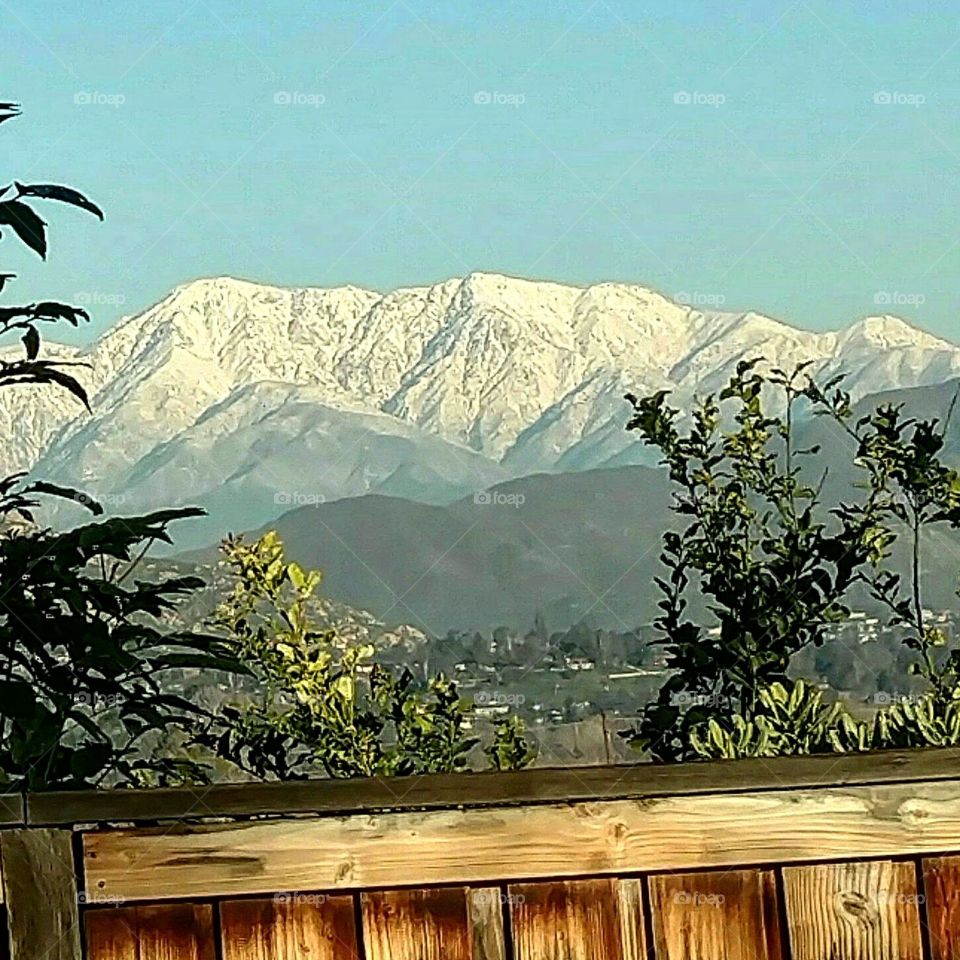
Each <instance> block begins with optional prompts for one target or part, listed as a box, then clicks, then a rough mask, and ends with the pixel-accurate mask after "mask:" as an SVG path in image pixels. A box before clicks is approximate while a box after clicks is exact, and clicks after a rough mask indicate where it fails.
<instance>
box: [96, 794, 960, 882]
mask: <svg viewBox="0 0 960 960" xmlns="http://www.w3.org/2000/svg"><path fill="white" fill-rule="evenodd" d="M505 836H509V837H511V838H515V840H512V841H511V843H510V844H508V845H504V840H503V838H504V837H505ZM958 836H960V782H957V781H952V782H951V781H948V782H943V783H932V784H920V785H917V784H899V785H895V786H882V787H843V788H838V789H832V788H831V789H823V790H817V791H812V792H808V791H802V790H797V791H793V790H791V791H783V792H775V791H769V792H766V793H759V794H757V793H753V794H736V795H723V796H696V797H668V798H664V799H659V800H647V801H631V800H614V801H610V802H605V803H589V804H587V803H584V804H564V805H545V806H535V807H526V808H518V807H510V808H503V809H474V810H435V811H434V810H431V811H426V812H416V813H415V812H406V813H387V814H382V815H376V816H372V815H360V816H352V817H322V818H319V819H316V820H286V821H256V822H245V823H232V824H207V825H196V826H187V825H180V826H177V827H162V828H144V829H140V830H105V831H100V832H94V833H87V834H85V835H84V838H83V844H84V850H85V858H86V859H85V875H86V884H87V892H88V894H89V895H91V896H97V895H107V896H114V897H122V898H124V899H125V900H128V901H132V900H152V901H155V900H163V899H165V898H168V897H176V898H190V897H193V898H196V897H211V896H235V895H256V894H261V895H269V894H272V893H273V892H274V891H276V890H289V889H291V888H293V889H296V890H335V889H338V888H340V889H343V888H350V889H356V888H358V887H359V888H366V889H381V888H386V887H393V886H399V885H409V886H423V887H427V886H436V885H440V884H444V883H460V884H465V885H466V884H469V885H473V886H486V885H489V884H491V883H498V882H501V881H511V880H530V879H533V878H535V877H544V878H547V877H550V878H555V877H575V876H583V875H584V874H593V875H604V874H606V875H617V874H623V873H628V872H629V873H635V872H640V871H644V872H652V873H662V872H666V871H673V870H685V871H690V870H701V869H705V868H707V867H720V866H731V867H742V866H743V864H747V863H782V864H787V863H803V862H808V861H811V860H837V861H844V860H853V859H860V858H867V857H888V856H890V855H891V854H894V853H896V854H901V855H907V854H921V853H923V854H938V853H940V852H942V851H944V850H950V849H955V848H956V844H957V837H958Z"/></svg>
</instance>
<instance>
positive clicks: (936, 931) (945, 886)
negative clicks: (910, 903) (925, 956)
mask: <svg viewBox="0 0 960 960" xmlns="http://www.w3.org/2000/svg"><path fill="white" fill-rule="evenodd" d="M922 868H923V894H924V898H925V900H926V917H927V929H928V930H929V931H930V953H931V956H932V960H960V857H928V858H927V859H925V860H924V861H923V863H922Z"/></svg>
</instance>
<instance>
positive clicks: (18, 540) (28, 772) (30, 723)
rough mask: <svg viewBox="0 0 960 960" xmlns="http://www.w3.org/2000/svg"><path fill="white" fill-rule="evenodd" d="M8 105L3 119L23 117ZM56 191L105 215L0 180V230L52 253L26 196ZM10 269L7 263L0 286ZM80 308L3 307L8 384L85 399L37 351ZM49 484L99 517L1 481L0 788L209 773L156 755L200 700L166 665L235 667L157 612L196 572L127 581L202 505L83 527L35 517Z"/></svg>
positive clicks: (211, 644) (39, 489)
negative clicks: (184, 694)
mask: <svg viewBox="0 0 960 960" xmlns="http://www.w3.org/2000/svg"><path fill="white" fill-rule="evenodd" d="M18 113H19V110H18V109H17V107H16V105H15V104H12V103H0V123H3V122H4V121H6V120H9V119H11V118H13V117H14V116H17V115H18ZM34 199H40V200H57V201H61V202H64V203H67V204H71V205H73V206H75V207H79V208H81V209H84V210H86V211H88V212H90V213H93V214H95V215H96V216H98V217H99V218H100V219H102V218H103V214H102V212H101V211H100V210H99V208H98V207H97V206H96V205H95V204H93V203H92V202H91V201H89V200H88V199H87V198H86V197H84V196H83V195H82V194H80V193H78V192H77V191H76V190H73V189H72V188H70V187H64V186H59V185H54V184H23V183H19V182H17V181H14V182H13V183H12V184H10V185H9V186H6V187H3V188H0V228H5V229H4V230H3V233H4V234H5V233H6V232H7V229H8V230H9V231H11V232H12V233H13V234H14V236H16V237H17V238H18V239H19V240H21V241H22V242H23V243H25V244H26V245H27V246H28V247H29V248H30V249H32V250H34V251H35V252H36V253H37V254H39V255H40V256H41V257H44V258H45V257H46V253H47V236H46V224H45V222H44V221H43V220H42V219H41V218H40V216H39V215H38V214H37V213H36V212H35V211H34V210H33V208H32V207H31V205H30V201H32V200H34ZM12 277H13V274H10V273H2V274H0V291H2V290H3V288H4V286H5V285H6V283H7V282H8V281H9V280H10V279H12ZM88 319H89V317H88V315H87V313H86V311H84V310H82V309H80V308H79V307H72V306H69V305H67V304H64V303H59V302H56V301H43V302H39V303H32V304H28V305H26V306H14V307H3V308H0V335H2V334H5V333H17V334H19V335H20V336H21V339H22V342H23V347H24V351H25V354H24V357H23V359H19V360H13V361H7V360H3V361H0V386H22V385H25V384H53V385H55V386H58V387H61V388H63V389H66V390H67V391H69V392H70V393H71V394H72V395H73V396H75V397H76V398H77V399H78V400H80V401H81V402H82V403H83V404H84V405H85V406H87V407H88V408H89V403H88V398H87V394H86V392H85V391H84V389H83V387H82V385H81V384H80V383H79V382H78V381H77V380H76V379H75V378H74V377H73V376H72V375H71V374H70V373H68V372H66V370H65V369H64V368H66V367H68V366H70V364H67V363H64V362H59V361H56V362H51V361H46V360H40V359H39V353H40V349H41V338H40V333H39V325H40V324H43V323H57V322H61V321H65V322H67V323H70V324H72V325H73V326H76V325H77V324H78V323H79V322H80V321H81V320H88ZM41 495H53V496H56V497H61V498H66V499H70V500H74V501H76V502H78V503H81V504H83V505H84V506H86V507H87V508H88V509H89V510H90V511H91V512H92V513H94V514H95V515H98V514H101V513H102V512H103V511H102V509H101V508H100V507H99V506H98V505H97V504H96V503H95V502H93V501H92V500H91V499H90V498H89V497H87V496H85V495H84V494H82V493H80V492H78V491H76V490H70V489H66V488H63V487H59V486H57V485H55V484H51V483H46V482H44V481H37V482H33V483H25V482H24V480H23V475H20V474H18V475H15V476H12V477H7V478H6V479H4V480H0V521H2V527H3V529H2V532H0V786H2V787H3V788H4V789H8V790H46V789H52V788H64V787H83V786H96V785H101V784H111V783H112V784H116V783H141V782H144V781H149V782H168V781H171V780H178V779H180V778H181V777H182V776H184V775H187V776H190V777H191V778H193V779H196V778H198V777H200V776H202V770H201V769H200V768H199V767H198V766H197V765H196V764H195V763H193V762H192V761H190V760H187V759H182V760H181V759H175V758H173V757H170V756H164V755H162V754H158V753H156V751H155V747H156V745H157V743H158V741H159V740H160V739H161V738H163V737H166V736H171V735H175V732H176V731H180V732H181V733H182V735H183V736H186V731H187V730H188V729H189V728H190V727H191V726H192V725H193V723H194V722H195V721H196V719H197V716H198V714H199V711H198V709H197V708H196V707H194V706H193V705H192V704H190V703H188V702H187V701H185V700H183V699H182V698H179V697H176V696H173V695H171V694H169V693H166V692H164V689H163V686H162V683H163V679H164V674H165V671H167V670H169V669H174V668H179V667H183V666H197V667H201V668H206V667H212V666H216V667H217V668H220V669H224V668H230V669H235V668H236V664H235V663H234V662H233V661H231V660H230V659H229V658H227V657H224V656H222V655H221V654H222V652H223V651H221V650H220V649H219V648H218V644H217V642H216V641H215V640H213V639H211V638H203V637H197V636H193V635H187V634H183V633H174V632H172V631H171V630H169V629H167V628H165V627H164V624H163V622H162V618H163V617H164V615H165V614H166V613H167V612H168V610H169V609H170V607H171V605H172V604H173V603H174V601H175V600H176V599H177V598H178V597H179V596H181V595H183V594H184V593H187V592H189V591H191V590H194V589H196V588H197V587H199V586H202V583H201V581H199V580H197V579H196V578H189V577H185V578H172V579H166V580H161V581H160V582H158V583H144V582H140V581H137V580H134V579H131V574H132V572H133V570H134V568H135V567H136V564H137V562H138V560H139V559H140V558H141V557H142V556H143V554H144V553H145V552H146V550H147V549H148V548H149V547H150V545H151V544H153V543H154V542H155V541H157V540H165V541H169V535H168V533H167V528H168V526H169V524H170V523H171V522H173V521H174V520H177V519H181V518H186V517H190V516H196V515H197V514H198V513H199V512H200V511H197V510H167V511H160V512H157V513H153V514H150V515H148V516H143V517H126V518H122V519H114V520H107V521H101V522H95V523H91V524H88V525H85V526H81V527H78V528H76V529H74V530H72V531H70V532H68V533H54V532H52V531H50V530H45V529H36V528H27V529H24V528H23V526H22V525H21V526H19V527H18V523H20V524H22V523H23V522H24V521H26V522H27V523H28V524H30V525H31V527H32V525H33V521H34V511H35V509H36V508H37V507H38V506H39V504H40V500H39V499H38V497H39V496H41Z"/></svg>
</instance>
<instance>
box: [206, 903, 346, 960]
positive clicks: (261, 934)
mask: <svg viewBox="0 0 960 960" xmlns="http://www.w3.org/2000/svg"><path fill="white" fill-rule="evenodd" d="M220 931H221V933H220V936H221V941H222V945H223V946H222V956H223V960H359V956H360V954H359V952H358V950H357V932H356V922H355V917H354V907H353V897H350V896H333V897H328V896H325V895H323V894H299V893H296V894H295V893H285V894H278V895H276V896H273V897H270V898H268V899H263V900H233V901H226V902H224V903H222V904H220Z"/></svg>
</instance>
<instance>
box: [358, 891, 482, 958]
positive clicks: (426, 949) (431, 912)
mask: <svg viewBox="0 0 960 960" xmlns="http://www.w3.org/2000/svg"><path fill="white" fill-rule="evenodd" d="M361 904H362V912H363V943H364V951H365V955H366V960H472V958H473V933H472V931H471V929H470V921H469V917H468V912H467V890H466V889H465V888H464V887H445V888H443V889H440V890H390V891H386V892H376V893H364V894H363V896H362V899H361Z"/></svg>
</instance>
